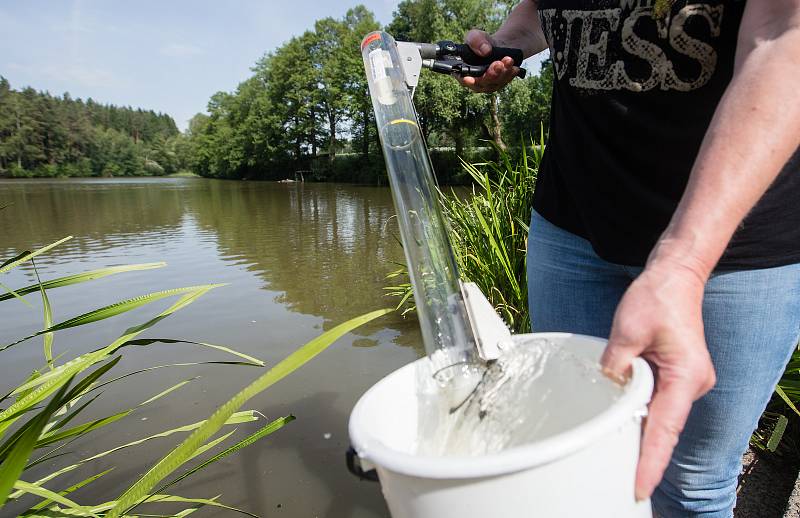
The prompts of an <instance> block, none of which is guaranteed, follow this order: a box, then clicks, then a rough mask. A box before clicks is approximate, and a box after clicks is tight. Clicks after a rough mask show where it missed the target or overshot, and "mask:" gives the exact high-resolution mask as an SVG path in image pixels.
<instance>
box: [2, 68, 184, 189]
mask: <svg viewBox="0 0 800 518" xmlns="http://www.w3.org/2000/svg"><path fill="white" fill-rule="evenodd" d="M182 140H183V139H182V137H181V135H180V133H179V132H178V129H177V127H176V126H175V121H174V120H172V117H170V116H169V115H166V114H163V113H155V112H153V111H145V110H142V109H134V108H130V107H126V108H121V107H117V106H113V105H108V104H100V103H97V102H95V101H93V100H92V99H87V100H86V101H85V102H84V101H82V100H81V99H72V98H71V97H70V95H69V94H64V95H63V96H61V97H56V96H52V95H50V94H49V93H46V92H37V91H36V90H34V89H33V88H30V87H27V88H24V89H22V90H21V91H17V90H14V89H12V88H11V85H10V84H9V82H8V80H6V79H5V78H3V77H0V175H2V176H11V177H28V176H45V177H55V176H139V175H165V174H172V173H175V172H177V171H178V169H179V167H180V166H179V162H178V156H179V155H181V156H186V153H185V152H183V151H182V150H181V149H179V148H180V143H181V142H182Z"/></svg>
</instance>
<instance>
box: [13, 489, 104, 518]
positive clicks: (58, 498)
mask: <svg viewBox="0 0 800 518" xmlns="http://www.w3.org/2000/svg"><path fill="white" fill-rule="evenodd" d="M14 489H16V490H17V491H20V492H22V493H23V494H24V493H30V494H32V495H36V496H40V497H42V498H46V499H49V500H51V501H53V502H56V503H59V504H61V505H63V506H66V507H67V508H68V509H72V510H74V511H78V516H92V517H94V518H100V517H99V516H97V515H96V514H94V513H92V512H90V511H89V508H88V507H86V506H83V505H80V504H78V503H76V502H73V501H72V500H70V499H69V498H67V497H65V496H63V495H59V494H58V493H56V492H55V491H50V490H49V489H46V488H44V487H41V486H37V485H35V484H29V483H28V482H24V481H22V480H17V481H16V482H15V483H14Z"/></svg>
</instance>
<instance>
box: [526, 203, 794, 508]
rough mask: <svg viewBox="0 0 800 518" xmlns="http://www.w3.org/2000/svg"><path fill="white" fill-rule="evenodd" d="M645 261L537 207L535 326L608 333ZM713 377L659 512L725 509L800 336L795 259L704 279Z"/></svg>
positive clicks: (531, 292)
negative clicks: (619, 259) (598, 244)
mask: <svg viewBox="0 0 800 518" xmlns="http://www.w3.org/2000/svg"><path fill="white" fill-rule="evenodd" d="M641 270H642V269H641V268H638V267H629V266H622V265H618V264H613V263H609V262H606V261H604V260H602V259H600V258H599V257H598V256H597V254H595V252H594V250H593V249H592V247H591V245H590V244H589V242H588V241H586V240H585V239H582V238H580V237H578V236H576V235H574V234H571V233H569V232H567V231H565V230H563V229H561V228H559V227H557V226H555V225H553V224H551V223H550V222H548V221H547V220H545V219H544V218H543V217H542V216H540V215H539V214H537V213H536V212H534V213H533V215H532V217H531V230H530V235H529V237H528V296H529V299H528V300H529V304H530V310H531V319H532V321H533V328H534V330H535V331H537V332H544V331H563V332H570V333H582V334H587V335H593V336H599V337H603V338H607V337H608V335H609V332H610V330H611V321H612V317H613V316H614V310H615V309H616V307H617V303H618V302H619V300H620V298H621V297H622V295H623V294H624V293H625V290H626V289H627V287H628V286H629V285H630V283H631V281H632V280H633V279H635V278H636V276H637V275H638V274H639V273H640V272H641ZM703 322H704V325H705V334H706V341H707V343H708V348H709V351H710V353H711V358H712V360H713V362H714V368H715V370H716V374H717V383H716V385H715V386H714V388H713V389H712V390H711V392H709V393H708V394H707V395H705V396H704V397H702V398H701V399H699V400H698V401H696V402H695V404H694V406H693V407H692V411H691V413H690V415H689V419H688V421H687V423H686V427H685V428H684V430H683V433H682V434H681V436H680V440H679V442H678V445H677V447H676V448H675V452H674V453H673V455H672V460H671V462H670V465H669V467H668V468H667V471H666V473H665V475H664V479H663V480H662V482H661V484H660V485H659V487H658V488H657V489H656V492H655V493H654V494H653V498H652V503H653V508H654V510H655V511H656V513H657V514H658V515H659V516H661V517H662V518H686V517H703V518H730V517H731V516H732V515H733V507H734V504H735V502H736V486H737V477H738V475H739V472H740V470H741V458H742V454H743V453H744V452H745V450H746V449H747V445H748V440H749V438H750V435H751V433H752V432H753V430H754V429H755V427H756V425H757V423H758V418H759V416H760V415H761V412H763V410H764V407H765V406H766V404H767V402H768V400H769V398H770V395H771V393H772V391H773V389H774V387H775V384H776V383H777V382H778V379H779V378H780V376H781V374H782V372H783V369H784V368H785V366H786V363H787V362H788V360H789V358H790V356H791V354H792V351H793V350H794V348H795V345H796V344H797V342H798V338H800V264H794V265H790V266H783V267H779V268H768V269H762V270H743V271H733V272H720V273H715V274H714V275H712V277H711V279H709V281H708V283H707V284H706V289H705V296H704V299H703Z"/></svg>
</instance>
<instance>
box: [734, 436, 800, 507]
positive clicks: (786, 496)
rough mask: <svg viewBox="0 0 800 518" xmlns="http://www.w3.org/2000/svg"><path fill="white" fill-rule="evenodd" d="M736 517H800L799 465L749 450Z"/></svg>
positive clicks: (741, 480)
mask: <svg viewBox="0 0 800 518" xmlns="http://www.w3.org/2000/svg"><path fill="white" fill-rule="evenodd" d="M743 464H744V465H743V467H742V475H741V476H740V478H739V494H738V498H737V503H736V509H735V510H734V513H733V515H734V518H800V486H797V483H798V465H797V463H795V462H787V461H784V460H782V459H780V458H778V457H770V456H762V455H757V454H756V453H754V452H752V451H748V452H747V453H746V454H745V456H744V460H743Z"/></svg>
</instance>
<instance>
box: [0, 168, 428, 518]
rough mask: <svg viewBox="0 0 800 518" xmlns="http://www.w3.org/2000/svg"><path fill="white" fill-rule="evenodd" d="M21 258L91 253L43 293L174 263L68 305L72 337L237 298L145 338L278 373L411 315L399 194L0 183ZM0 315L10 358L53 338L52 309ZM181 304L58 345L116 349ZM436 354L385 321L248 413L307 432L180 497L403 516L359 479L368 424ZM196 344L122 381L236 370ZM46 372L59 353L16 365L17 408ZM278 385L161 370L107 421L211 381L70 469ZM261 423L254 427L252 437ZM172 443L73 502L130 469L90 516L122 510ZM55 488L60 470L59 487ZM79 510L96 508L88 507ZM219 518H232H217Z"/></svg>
mask: <svg viewBox="0 0 800 518" xmlns="http://www.w3.org/2000/svg"><path fill="white" fill-rule="evenodd" d="M8 203H11V206H9V207H7V208H6V209H5V210H2V211H0V225H1V226H2V229H3V232H2V239H0V257H2V258H3V259H6V258H8V257H10V256H12V255H14V254H15V252H19V251H21V250H25V249H34V248H35V247H39V246H42V245H45V244H48V243H50V242H53V241H56V240H57V239H60V238H62V237H64V236H67V235H73V236H74V239H72V240H71V241H69V242H67V243H65V244H63V245H62V246H60V247H59V248H57V249H56V250H54V251H53V252H51V253H49V254H48V255H46V256H43V257H41V258H40V259H37V261H36V266H37V267H38V269H39V273H40V275H41V276H42V279H49V278H54V277H58V276H61V275H66V274H69V273H77V272H81V271H86V270H90V269H93V268H99V267H103V266H112V265H119V264H129V263H143V262H153V261H165V262H167V263H168V265H167V266H166V267H164V268H161V269H157V270H149V271H141V272H132V273H124V274H120V275H115V276H111V277H107V278H104V279H100V280H97V281H92V282H90V283H86V284H82V285H78V286H71V287H66V288H61V289H56V290H52V291H51V292H49V293H50V301H51V304H52V306H53V310H54V321H56V322H60V321H63V320H66V319H68V318H71V317H73V316H76V315H78V314H81V313H83V312H86V311H89V310H92V309H95V308H97V307H101V306H104V305H107V304H110V303H113V302H116V301H118V300H121V299H124V298H128V297H133V296H136V295H141V294H145V293H149V292H153V291H158V290H163V289H168V288H175V287H182V286H192V285H197V284H205V283H212V282H213V283H227V285H226V286H224V287H220V288H218V289H215V290H213V291H211V292H210V293H208V294H207V295H206V296H204V297H203V298H201V299H200V300H198V301H197V302H195V303H194V304H193V305H191V306H189V307H188V308H187V309H185V310H183V311H181V312H179V313H177V314H175V315H173V316H171V317H169V318H167V319H165V320H164V321H162V322H160V323H159V324H158V325H157V326H156V327H154V328H153V329H151V330H149V331H148V332H147V333H146V335H145V336H147V337H159V338H183V339H189V340H195V341H201V342H210V343H214V344H221V345H225V346H229V347H232V348H234V349H236V350H238V351H241V352H244V353H247V354H250V355H253V356H255V357H258V358H260V359H262V360H264V361H265V362H266V363H267V365H268V366H270V365H274V364H275V363H276V362H277V361H279V360H280V359H282V358H283V357H285V356H286V355H288V354H289V353H290V352H291V351H293V350H295V349H296V348H297V347H299V346H300V345H302V344H303V343H305V342H306V341H308V340H309V339H311V338H313V337H315V336H317V335H318V334H320V333H321V332H322V331H323V330H326V329H329V328H331V327H333V326H334V325H336V324H338V323H341V322H343V321H345V320H347V319H348V318H350V317H353V316H356V315H359V314H362V313H365V312H368V311H371V310H374V309H378V308H382V307H388V306H391V305H393V304H395V303H396V301H395V299H390V298H387V297H386V296H385V295H384V293H383V289H382V288H383V286H385V285H386V284H387V281H386V279H385V276H386V274H387V273H388V272H390V271H392V270H394V269H396V268H397V266H396V264H395V263H396V262H402V260H403V258H402V250H401V248H400V246H399V244H398V242H397V238H396V236H397V232H396V225H394V224H393V223H394V219H393V218H392V215H393V214H394V208H393V205H392V200H391V195H390V192H389V190H388V188H385V187H363V186H351V185H338V184H308V183H306V184H300V183H294V184H276V183H255V182H233V181H214V180H203V179H191V178H175V179H126V180H117V179H113V180H99V179H87V180H74V179H73V180H46V181H38V180H18V181H2V182H0V206H3V205H6V204H8ZM0 281H1V282H3V283H4V284H6V285H8V286H9V287H21V286H24V285H28V284H30V283H33V282H35V276H34V272H33V269H32V267H31V266H30V264H28V265H26V266H25V267H21V268H18V269H17V270H15V271H13V272H11V273H10V274H7V275H5V276H4V278H2V279H0ZM27 299H29V301H30V302H31V306H32V307H28V306H25V305H24V304H21V303H19V302H18V301H8V302H4V303H3V304H0V321H2V325H0V343H2V344H6V343H9V342H11V341H13V340H15V339H17V338H19V337H22V336H25V335H27V334H29V333H31V332H34V331H36V330H38V329H40V328H41V325H42V324H41V318H42V315H41V305H40V304H39V300H37V297H36V296H35V295H34V294H31V295H29V296H28V297H27ZM171 302H173V301H172V300H165V301H161V302H160V303H157V304H153V305H150V306H145V307H143V308H139V309H137V310H135V311H133V312H130V313H127V314H125V315H122V316H119V317H115V318H113V319H111V320H106V321H103V322H99V323H95V324H92V325H90V326H88V327H81V328H79V329H77V330H67V331H62V332H59V333H57V334H56V336H55V342H54V352H55V354H56V355H59V354H64V355H65V356H64V357H65V358H70V357H74V356H76V355H78V354H81V353H84V352H88V351H91V350H94V349H96V348H98V347H101V346H104V345H107V344H108V343H110V342H111V341H112V340H113V339H115V338H116V337H117V336H119V335H120V334H121V333H122V332H123V331H124V330H125V329H126V328H127V327H129V326H131V325H135V324H139V323H142V322H144V321H146V320H148V319H149V318H150V317H151V316H153V315H155V314H156V312H157V311H159V310H161V309H164V308H166V307H167V306H168V305H169V304H170V303H171ZM423 354H424V351H423V350H422V345H421V338H420V334H419V330H418V328H417V322H416V319H415V318H413V317H412V318H408V319H403V318H402V317H400V316H398V315H397V314H392V315H390V316H387V317H384V318H382V319H380V320H378V321H376V322H374V323H372V324H370V325H368V326H365V327H363V328H361V329H359V330H357V331H356V332H354V333H352V334H348V335H347V336H346V337H345V338H343V339H341V340H339V341H338V342H337V343H336V344H335V345H333V346H332V347H331V348H330V349H328V350H327V351H325V352H324V353H323V354H322V355H320V356H319V357H318V358H316V359H315V360H313V361H312V362H311V363H309V364H308V365H306V366H305V367H303V368H302V369H301V370H300V371H298V372H296V373H294V374H293V375H291V376H290V377H289V378H287V379H285V380H283V381H282V382H280V383H279V384H278V385H276V386H274V387H272V388H270V389H268V390H267V391H266V392H264V393H262V394H261V395H260V396H259V397H257V398H256V399H254V400H251V401H250V402H249V403H248V404H246V405H245V407H244V408H245V409H255V410H258V411H260V412H262V413H263V414H265V415H266V416H267V417H268V418H277V417H279V416H284V415H287V414H289V413H291V414H294V415H295V416H297V420H296V421H294V422H292V423H290V424H289V425H287V426H286V427H285V428H283V429H282V430H279V431H278V432H276V433H275V434H273V435H271V436H269V437H267V438H266V439H264V440H262V441H261V442H259V443H257V444H256V445H254V446H251V447H249V448H248V449H246V450H244V451H243V452H241V453H240V454H236V455H233V456H230V457H228V458H226V459H225V460H223V461H221V462H219V463H217V464H216V465H215V466H214V467H212V468H210V469H209V470H207V471H203V472H200V473H198V474H197V475H195V476H193V477H192V478H190V479H187V480H186V481H185V482H184V483H182V484H181V486H180V487H179V488H178V489H175V491H174V492H175V493H177V494H180V495H181V496H193V497H211V496H215V495H217V494H222V495H223V496H222V498H221V501H224V502H225V503H227V504H229V505H234V506H237V507H242V508H244V509H247V510H248V511H251V512H253V513H256V514H259V515H261V516H287V517H315V516H318V517H325V518H336V517H358V518H372V517H385V516H387V515H388V512H387V511H386V507H385V504H384V503H383V499H382V497H381V494H380V489H379V487H378V485H377V484H375V483H371V482H361V481H359V480H357V479H355V478H354V477H353V476H351V475H350V474H349V473H348V472H347V470H346V468H345V463H344V453H345V450H346V449H347V447H348V445H349V442H348V438H347V420H348V417H349V414H350V410H351V409H352V407H353V405H354V404H355V402H356V401H357V399H358V398H359V397H360V395H361V394H362V393H363V392H364V391H366V390H367V389H368V388H369V387H370V386H371V385H373V384H374V383H375V382H376V381H377V380H378V379H380V378H381V377H383V376H384V375H386V374H388V373H389V372H391V371H393V370H395V369H397V368H399V367H400V366H402V365H404V364H406V363H409V362H411V361H413V360H414V359H416V358H418V357H420V356H421V355H423ZM230 359H231V357H229V356H226V355H224V354H222V353H216V352H214V351H212V350H209V349H205V348H199V347H196V346H192V345H186V344H174V345H157V346H151V347H147V348H138V347H133V348H129V349H127V350H126V352H125V353H124V358H123V360H122V361H121V362H120V364H119V365H118V366H117V367H115V369H114V371H116V372H117V374H122V373H125V372H129V371H133V370H136V369H140V368H143V367H149V366H154V365H161V364H169V363H180V362H199V361H208V360H230ZM42 363H43V353H42V340H41V339H40V338H36V339H32V340H29V341H27V342H24V343H22V344H19V345H17V346H15V347H14V348H12V349H9V350H7V351H5V352H2V353H0V390H3V391H4V393H5V391H7V389H9V388H10V387H12V386H15V385H16V384H18V383H19V382H20V381H22V380H23V379H25V378H26V377H27V375H28V374H29V373H30V372H31V370H32V369H35V368H38V367H40V366H41V365H42ZM262 372H263V370H262V369H259V368H256V367H242V366H230V365H201V366H186V367H174V368H165V369H158V370H155V371H151V372H147V373H144V374H139V375H137V376H134V377H131V378H128V379H126V380H123V381H121V382H119V383H116V384H114V385H112V386H110V387H109V388H108V389H107V390H106V391H105V393H104V394H103V396H102V397H101V398H99V399H98V400H97V402H96V403H95V405H96V407H95V409H94V411H93V414H92V415H91V416H86V417H85V419H86V418H88V417H101V416H103V415H108V414H111V413H114V412H118V411H121V410H125V409H127V408H130V407H133V406H136V405H137V404H138V403H140V402H142V401H144V400H146V399H147V398H149V397H150V396H152V395H154V394H156V393H158V392H160V391H161V390H164V389H165V388H167V387H170V386H172V385H173V384H175V383H177V382H179V381H181V380H188V379H193V378H197V379H193V381H192V382H191V383H189V384H188V385H186V386H185V387H183V388H181V389H180V390H178V391H176V392H173V393H171V394H169V395H168V396H167V397H165V398H163V399H161V400H159V401H158V402H156V403H155V404H154V405H152V406H150V405H148V406H147V407H144V408H143V409H142V410H141V411H137V412H135V413H134V414H132V415H131V416H129V417H127V418H125V419H122V420H121V421H119V422H116V423H114V424H112V425H109V426H107V427H105V428H103V429H101V430H99V431H98V432H97V433H95V434H94V440H92V441H84V442H76V443H73V444H71V445H70V447H69V448H67V449H65V451H69V452H70V453H69V454H68V455H65V457H64V458H62V459H61V460H60V461H59V463H58V465H65V464H66V463H69V462H70V461H76V460H79V459H81V458H85V457H87V456H89V455H91V454H93V453H96V452H100V451H104V450H105V449H108V448H110V447H113V446H115V445H118V444H122V443H125V442H129V441H132V440H135V439H137V438H141V437H145V436H147V435H150V434H153V433H156V432H160V431H163V430H167V429H170V428H174V427H177V426H180V425H183V424H189V423H193V422H196V421H198V420H201V419H203V418H205V417H207V416H208V415H209V414H210V413H211V412H212V411H213V410H214V409H215V408H216V406H217V405H219V404H221V403H223V402H224V401H225V400H227V399H228V398H229V397H230V396H232V395H233V394H234V393H236V392H237V391H238V390H239V389H240V388H242V387H244V386H245V385H246V384H247V383H249V382H250V381H251V380H252V379H254V378H255V377H256V376H257V375H259V374H260V373H262ZM263 424H265V422H264V421H261V422H260V423H246V424H244V425H240V426H239V431H238V433H237V435H236V436H237V437H240V438H241V437H244V436H245V434H247V433H251V432H252V431H254V430H256V429H257V427H259V426H263ZM176 437H180V438H182V437H183V436H182V435H181V436H172V437H170V438H167V439H161V440H158V441H151V442H149V443H147V444H145V445H144V447H139V448H131V449H128V450H124V451H122V452H120V453H119V454H115V455H113V456H108V457H105V458H103V459H102V460H101V462H98V463H96V464H94V465H93V466H92V468H91V469H88V470H84V471H80V472H79V473H78V472H74V473H69V474H66V475H64V476H63V477H62V478H60V479H59V480H61V483H60V484H54V485H53V486H52V487H53V488H63V487H67V486H68V485H70V484H71V483H75V482H77V481H79V480H82V479H83V478H86V477H87V476H89V475H91V474H94V473H97V472H100V471H102V470H105V469H108V468H110V467H115V469H114V471H112V472H111V473H110V474H108V475H106V476H105V477H103V478H102V479H100V480H98V481H97V482H96V483H95V484H94V486H95V487H94V489H93V492H100V493H102V494H101V495H96V494H93V495H92V496H91V497H90V498H89V499H90V500H91V501H93V502H97V501H102V500H105V499H108V498H111V497H113V496H116V495H118V494H119V493H120V492H121V491H122V490H124V489H125V488H126V487H127V486H128V485H129V484H130V483H132V482H133V481H134V480H135V479H136V478H137V477H138V476H139V475H140V474H141V473H142V472H143V471H144V469H145V468H146V467H148V466H149V465H151V464H152V463H153V462H154V461H156V460H157V459H158V458H160V457H161V456H163V454H164V453H166V451H168V449H169V448H170V446H172V445H174V444H177V441H178V440H179V439H178V438H176ZM45 471H46V470H45ZM75 499H76V500H78V501H81V500H82V498H81V495H80V493H76V495H75ZM206 514H207V515H209V514H215V513H210V512H207V513H206Z"/></svg>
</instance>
